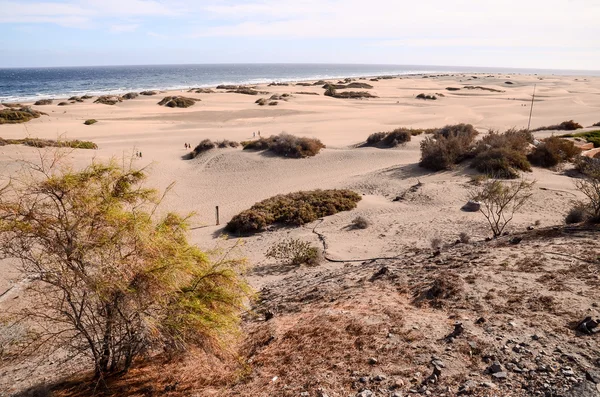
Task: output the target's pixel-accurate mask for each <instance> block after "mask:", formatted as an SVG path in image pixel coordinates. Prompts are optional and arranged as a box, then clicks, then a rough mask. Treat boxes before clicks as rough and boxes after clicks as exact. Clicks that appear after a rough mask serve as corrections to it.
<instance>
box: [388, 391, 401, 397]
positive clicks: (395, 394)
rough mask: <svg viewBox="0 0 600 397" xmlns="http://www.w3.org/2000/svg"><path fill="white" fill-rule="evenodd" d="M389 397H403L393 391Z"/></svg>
mask: <svg viewBox="0 0 600 397" xmlns="http://www.w3.org/2000/svg"><path fill="white" fill-rule="evenodd" d="M390 397H403V396H402V393H400V392H399V391H395V392H393V393H392V395H391V396H390Z"/></svg>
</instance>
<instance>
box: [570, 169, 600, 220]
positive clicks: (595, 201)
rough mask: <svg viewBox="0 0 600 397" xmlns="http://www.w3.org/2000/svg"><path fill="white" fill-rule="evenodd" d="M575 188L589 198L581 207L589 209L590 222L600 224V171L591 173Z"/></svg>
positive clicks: (577, 182) (579, 181)
mask: <svg viewBox="0 0 600 397" xmlns="http://www.w3.org/2000/svg"><path fill="white" fill-rule="evenodd" d="M575 187H576V188H577V190H579V191H580V192H581V193H583V195H584V196H585V197H586V198H587V202H585V203H582V204H581V205H582V206H583V207H584V208H586V209H587V211H588V213H589V216H588V218H587V219H586V220H587V221H589V222H593V223H599V222H600V169H596V170H593V171H589V172H588V174H587V175H586V176H585V178H583V179H579V180H577V181H576V182H575Z"/></svg>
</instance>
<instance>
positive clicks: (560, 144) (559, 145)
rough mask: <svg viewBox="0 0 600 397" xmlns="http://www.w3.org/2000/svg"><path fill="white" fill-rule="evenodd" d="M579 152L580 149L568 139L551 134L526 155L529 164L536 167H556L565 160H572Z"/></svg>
mask: <svg viewBox="0 0 600 397" xmlns="http://www.w3.org/2000/svg"><path fill="white" fill-rule="evenodd" d="M580 153H581V149H579V148H578V147H576V146H575V144H574V143H573V142H571V141H569V140H566V139H562V138H559V137H557V136H552V137H550V138H547V139H544V140H543V141H542V142H540V144H539V145H537V146H536V147H535V149H533V151H532V152H531V153H529V155H528V156H527V158H528V159H529V161H530V162H531V164H533V165H536V166H538V167H544V168H551V167H556V166H557V165H559V164H562V163H564V162H567V161H573V159H574V158H575V157H577V156H578V155H579V154H580Z"/></svg>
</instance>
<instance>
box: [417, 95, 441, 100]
mask: <svg viewBox="0 0 600 397" xmlns="http://www.w3.org/2000/svg"><path fill="white" fill-rule="evenodd" d="M417 99H429V100H433V101H435V100H436V99H437V97H436V96H435V95H425V94H423V93H421V94H419V95H417Z"/></svg>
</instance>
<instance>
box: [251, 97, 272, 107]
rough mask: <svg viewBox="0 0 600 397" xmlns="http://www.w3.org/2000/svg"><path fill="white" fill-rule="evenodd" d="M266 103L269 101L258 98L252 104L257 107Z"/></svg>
mask: <svg viewBox="0 0 600 397" xmlns="http://www.w3.org/2000/svg"><path fill="white" fill-rule="evenodd" d="M268 102H269V100H268V99H267V98H259V99H257V100H256V101H255V102H254V103H256V104H258V105H259V106H265V105H266V104H267V103H268Z"/></svg>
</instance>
